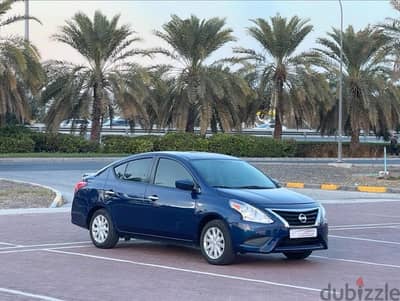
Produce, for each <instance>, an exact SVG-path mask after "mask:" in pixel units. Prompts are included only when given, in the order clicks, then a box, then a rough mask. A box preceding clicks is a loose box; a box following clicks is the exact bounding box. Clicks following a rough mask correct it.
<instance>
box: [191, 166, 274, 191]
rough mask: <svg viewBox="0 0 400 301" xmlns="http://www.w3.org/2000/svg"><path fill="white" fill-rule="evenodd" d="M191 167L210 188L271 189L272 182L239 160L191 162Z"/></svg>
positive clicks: (272, 186)
mask: <svg viewBox="0 0 400 301" xmlns="http://www.w3.org/2000/svg"><path fill="white" fill-rule="evenodd" d="M191 163H192V165H193V167H194V168H195V169H196V171H197V172H198V173H199V174H200V176H201V177H202V178H203V180H204V181H205V182H206V183H207V184H208V185H210V186H212V187H216V188H228V189H272V188H277V186H276V185H275V184H274V182H272V181H271V179H269V178H268V177H267V176H265V175H264V174H263V173H262V172H261V171H259V170H258V169H257V168H255V167H253V166H252V165H250V164H248V163H246V162H244V161H240V160H229V159H228V160H226V159H221V160H218V159H214V160H208V159H204V160H193V161H192V162H191Z"/></svg>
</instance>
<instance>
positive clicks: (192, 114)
mask: <svg viewBox="0 0 400 301" xmlns="http://www.w3.org/2000/svg"><path fill="white" fill-rule="evenodd" d="M195 122H196V111H195V106H194V105H190V106H189V112H188V117H187V122H186V129H185V131H186V132H187V133H194V124H195Z"/></svg>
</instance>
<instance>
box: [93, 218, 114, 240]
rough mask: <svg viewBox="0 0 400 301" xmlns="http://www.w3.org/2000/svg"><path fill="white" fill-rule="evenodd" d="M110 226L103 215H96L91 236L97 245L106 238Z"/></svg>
mask: <svg viewBox="0 0 400 301" xmlns="http://www.w3.org/2000/svg"><path fill="white" fill-rule="evenodd" d="M109 229H110V226H109V224H108V220H107V218H106V217H105V216H104V215H98V216H96V217H95V219H94V221H93V224H92V235H93V238H94V240H95V241H96V242H97V243H100V244H101V243H103V242H105V241H106V239H107V237H108V232H109Z"/></svg>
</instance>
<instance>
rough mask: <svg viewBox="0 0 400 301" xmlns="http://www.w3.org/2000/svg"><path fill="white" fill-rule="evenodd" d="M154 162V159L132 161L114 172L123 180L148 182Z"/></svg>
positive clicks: (118, 167) (119, 166)
mask: <svg viewBox="0 0 400 301" xmlns="http://www.w3.org/2000/svg"><path fill="white" fill-rule="evenodd" d="M152 161H153V159H152V158H146V159H138V160H134V161H130V162H127V163H125V164H122V165H118V166H117V167H115V168H114V172H115V175H116V176H117V177H118V178H120V179H121V180H127V181H134V182H148V181H149V174H150V168H151V163H152Z"/></svg>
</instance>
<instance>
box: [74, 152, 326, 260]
mask: <svg viewBox="0 0 400 301" xmlns="http://www.w3.org/2000/svg"><path fill="white" fill-rule="evenodd" d="M71 214H72V223H74V224H76V225H78V226H81V227H84V228H86V229H88V230H89V232H90V237H91V239H92V241H93V244H94V245H95V246H96V247H99V248H113V247H114V246H115V245H116V244H117V242H118V240H119V239H120V238H125V239H130V238H139V239H147V240H161V241H170V242H171V241H174V242H178V243H182V244H190V245H196V246H199V247H200V249H201V253H202V254H203V256H204V258H205V259H206V260H207V261H208V262H209V263H211V264H229V263H232V262H233V261H234V259H235V255H236V254H237V253H283V254H284V255H285V256H286V257H287V258H289V259H304V258H306V257H308V256H309V255H310V254H311V252H312V251H315V250H321V249H327V247H328V238H327V236H328V224H327V219H326V214H325V210H324V208H323V207H322V206H321V205H320V204H318V203H317V202H315V201H314V200H312V199H310V198H309V197H306V196H303V195H301V194H298V193H296V192H293V191H289V190H287V189H285V188H282V187H280V186H279V184H278V183H277V182H276V181H274V180H273V179H271V178H269V177H268V176H266V175H265V174H263V173H262V172H261V171H259V170H258V169H256V168H255V167H253V166H252V165H250V164H248V163H247V162H245V161H242V160H240V159H237V158H234V157H231V156H226V155H221V154H213V153H203V152H153V153H144V154H138V155H134V156H130V157H128V158H125V159H123V160H120V161H117V162H115V163H112V164H110V165H108V166H106V167H105V168H103V169H101V170H100V171H98V172H97V173H96V174H94V175H90V176H86V177H84V178H83V180H82V181H81V182H79V183H77V184H76V186H75V195H74V200H73V204H72V213H71Z"/></svg>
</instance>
